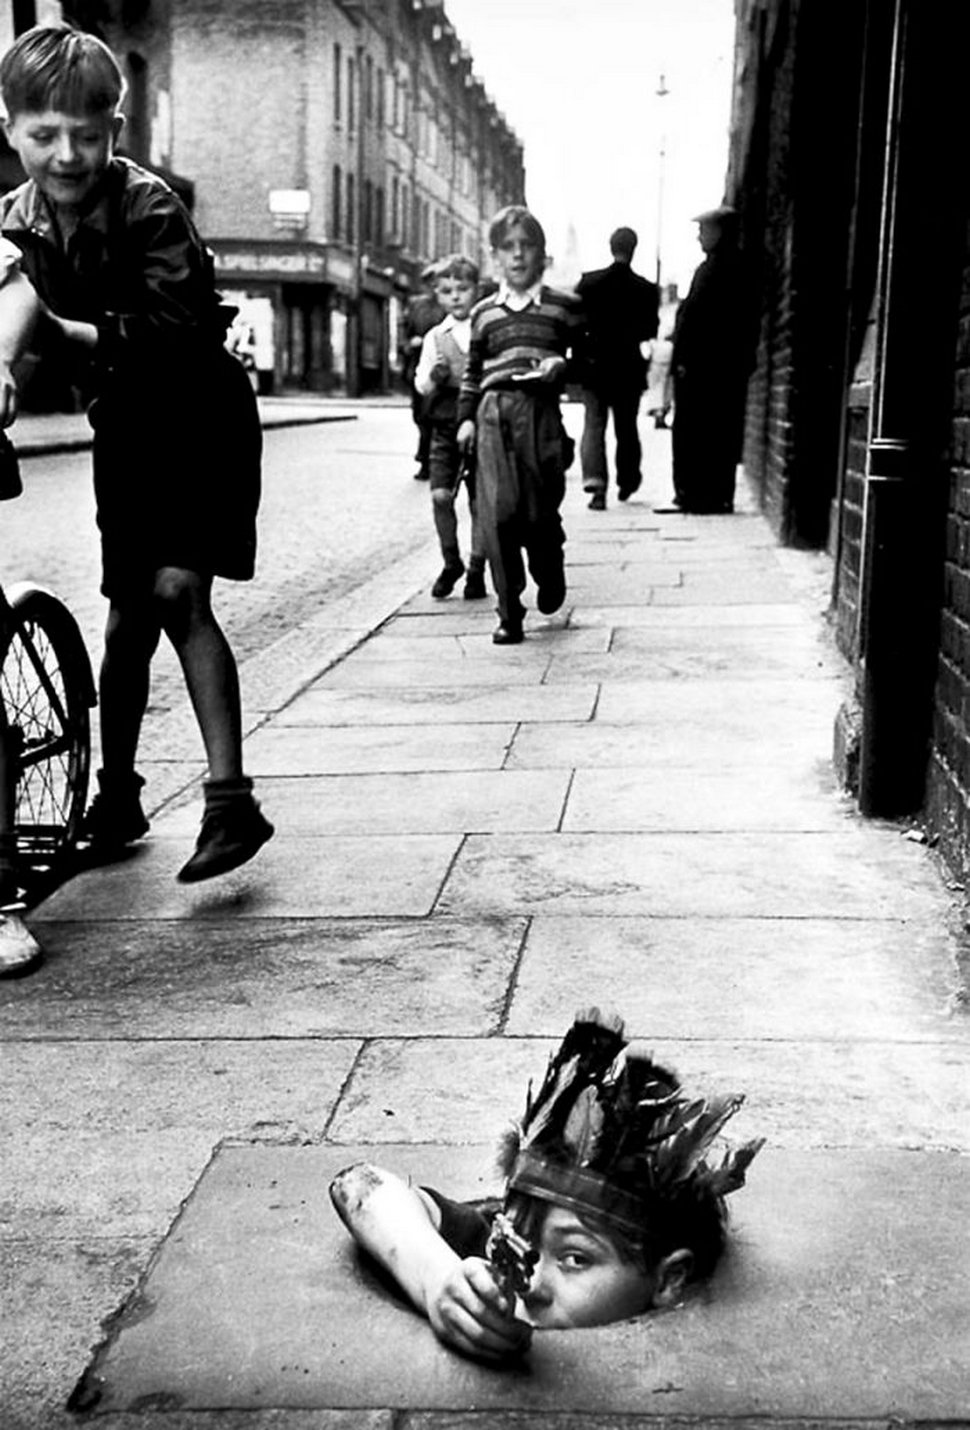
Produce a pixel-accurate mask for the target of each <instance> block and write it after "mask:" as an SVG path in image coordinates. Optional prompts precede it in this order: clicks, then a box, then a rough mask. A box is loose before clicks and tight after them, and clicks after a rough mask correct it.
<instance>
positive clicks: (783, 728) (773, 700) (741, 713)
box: [596, 673, 845, 759]
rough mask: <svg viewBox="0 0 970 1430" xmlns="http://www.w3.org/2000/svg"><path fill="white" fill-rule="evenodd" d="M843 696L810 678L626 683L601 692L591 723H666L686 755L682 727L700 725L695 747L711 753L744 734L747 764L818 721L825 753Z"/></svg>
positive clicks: (837, 685)
mask: <svg viewBox="0 0 970 1430" xmlns="http://www.w3.org/2000/svg"><path fill="white" fill-rule="evenodd" d="M844 690H845V686H844V682H842V681H838V680H835V679H832V680H820V679H818V678H815V677H813V676H811V675H806V676H805V677H804V678H788V679H785V680H763V681H759V680H757V679H756V678H755V677H754V676H752V677H751V678H748V676H747V675H738V674H737V673H735V674H734V675H732V676H730V677H723V678H722V679H720V680H715V679H713V678H712V679H710V680H702V679H696V678H695V679H693V680H687V679H684V680H672V681H670V682H669V683H667V682H664V681H659V680H654V681H647V680H643V681H640V682H637V681H634V680H630V681H622V682H618V683H617V685H616V686H610V685H605V686H604V687H603V689H602V691H601V692H600V698H599V700H598V701H597V704H596V719H597V721H600V720H604V721H607V722H614V721H624V720H639V719H647V720H650V721H655V720H656V721H660V720H663V721H666V722H667V723H669V725H670V727H671V729H677V730H679V731H680V733H681V734H682V735H683V736H684V746H685V751H686V749H689V748H691V744H692V743H693V742H689V741H688V738H687V732H686V731H685V729H684V725H685V724H686V723H689V722H690V721H691V720H695V719H703V720H704V721H705V724H704V727H703V728H704V730H705V737H704V739H703V741H701V740H700V739H699V738H698V740H697V741H696V743H698V744H701V743H702V744H704V745H707V746H708V747H709V748H710V747H711V746H714V747H715V748H716V747H717V745H718V743H719V742H720V740H721V739H723V738H724V737H725V736H730V735H731V734H733V733H734V732H736V731H743V732H744V734H746V735H747V736H748V739H749V740H750V741H751V746H752V752H753V753H752V759H753V758H754V755H755V754H756V753H757V752H759V751H761V750H767V749H770V748H771V746H772V745H773V743H774V741H775V740H776V739H778V738H782V739H783V738H784V737H785V735H786V732H787V730H788V728H789V727H790V726H794V727H795V728H801V729H810V730H813V729H814V728H815V721H816V720H817V719H821V720H822V721H823V722H824V723H825V724H826V725H827V731H826V737H825V745H824V748H825V750H826V752H827V753H829V752H830V751H831V746H832V722H833V721H834V719H835V715H836V713H837V712H838V709H839V705H840V703H841V700H842V697H843V693H844ZM820 728H821V727H820ZM697 734H698V737H699V736H700V730H698V732H697Z"/></svg>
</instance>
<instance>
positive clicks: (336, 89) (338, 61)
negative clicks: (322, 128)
mask: <svg viewBox="0 0 970 1430" xmlns="http://www.w3.org/2000/svg"><path fill="white" fill-rule="evenodd" d="M342 64H343V59H342V56H341V50H340V46H339V45H334V47H333V122H334V124H339V123H340V107H341V102H340V70H341V66H342Z"/></svg>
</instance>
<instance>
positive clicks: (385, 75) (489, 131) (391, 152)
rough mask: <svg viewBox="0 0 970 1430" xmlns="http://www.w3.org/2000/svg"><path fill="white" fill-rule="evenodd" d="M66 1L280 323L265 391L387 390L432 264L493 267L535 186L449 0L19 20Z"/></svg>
mask: <svg viewBox="0 0 970 1430" xmlns="http://www.w3.org/2000/svg"><path fill="white" fill-rule="evenodd" d="M58 9H59V10H61V11H62V12H63V14H64V16H65V18H68V19H72V20H74V21H75V22H76V23H79V24H81V25H82V26H83V27H84V28H87V29H90V30H91V31H92V32H94V33H97V34H100V35H101V36H102V37H103V38H104V39H105V40H106V41H107V42H108V43H109V44H110V45H111V46H112V48H113V49H114V50H115V52H116V53H117V54H118V55H119V56H120V57H121V59H122V63H123V66H124V68H125V72H126V76H127V80H128V85H129V97H128V101H127V112H128V123H127V126H126V152H128V153H129V154H130V155H131V156H132V157H133V158H135V159H137V160H139V161H140V162H145V163H148V164H150V165H151V166H153V167H155V168H157V169H159V170H160V171H162V172H163V173H165V174H166V175H167V176H169V177H171V178H173V179H175V180H176V183H177V184H179V183H180V184H181V185H182V188H183V190H185V192H186V194H187V196H188V197H189V198H190V201H191V202H192V203H193V208H194V217H195V220H196V222H197V224H198V226H199V228H200V230H201V232H202V234H203V236H204V238H205V239H206V241H207V243H208V244H209V245H210V247H211V248H212V250H213V252H214V254H215V257H216V271H217V276H218V280H219V283H220V287H221V288H222V290H223V292H225V293H226V295H227V297H228V298H229V299H230V301H235V302H237V303H238V305H239V307H240V310H241V318H242V320H243V321H244V322H246V323H248V324H249V325H250V326H251V328H252V329H253V334H254V340H255V343H256V345H257V346H258V347H259V348H260V349H261V350H262V351H263V352H265V350H266V334H267V332H269V333H270V335H271V339H272V365H271V367H270V368H266V367H265V365H264V367H263V369H262V370H261V376H260V384H261V386H263V387H264V388H308V389H314V390H318V391H326V390H328V389H330V388H333V387H346V388H347V389H349V390H350V391H351V392H357V391H369V390H381V389H384V388H387V387H388V386H389V385H391V384H392V383H393V381H394V377H395V374H396V372H397V371H398V370H399V357H398V352H397V333H398V324H399V318H400V314H401V312H402V311H403V306H404V304H405V302H406V301H407V298H408V297H409V296H410V294H411V293H412V292H414V291H415V290H416V288H417V286H418V280H419V275H420V272H421V270H422V268H424V266H425V265H426V264H427V263H428V262H429V261H431V260H432V259H434V258H436V257H440V256H441V255H443V254H445V253H448V252H452V251H454V250H460V251H461V252H464V253H466V254H468V255H469V256H470V257H472V258H474V259H475V260H476V261H478V262H483V261H484V259H485V257H486V249H487V229H488V222H489V219H490V217H491V215H492V214H493V213H494V212H495V210H496V209H498V208H500V207H501V206H502V205H503V204H506V203H511V202H514V201H521V200H522V198H523V194H524V186H525V174H524V167H523V153H522V146H521V144H520V143H519V141H518V139H517V138H516V136H515V135H514V133H513V132H512V130H511V129H510V128H509V126H508V124H507V123H506V121H505V119H504V118H503V116H502V115H501V114H500V113H499V112H498V110H497V109H496V107H495V105H494V104H493V103H492V101H491V100H490V99H489V97H488V95H487V93H486V91H485V88H484V85H483V83H482V81H481V80H480V79H479V78H478V76H477V75H476V74H475V72H474V70H473V68H472V59H471V56H470V55H469V54H468V52H467V51H466V50H465V49H464V48H463V46H462V45H461V43H460V41H459V39H458V37H457V35H456V34H455V31H454V29H453V27H452V25H451V23H450V21H449V20H448V17H447V15H446V13H445V8H444V6H443V4H441V3H433V0H312V3H307V0H73V3H70V0H65V3H64V4H63V5H61V6H57V5H52V4H51V3H49V0H48V3H44V0H37V3H31V0H18V3H17V4H15V6H14V11H15V15H14V19H15V24H16V29H17V30H18V31H20V30H22V29H24V28H26V27H27V26H28V25H29V24H32V23H34V20H35V18H39V19H47V18H50V16H51V12H52V11H56V10H58ZM41 10H43V12H44V13H43V14H40V13H39V12H40V11H41ZM9 181H10V180H9V179H8V182H9ZM264 363H265V359H264Z"/></svg>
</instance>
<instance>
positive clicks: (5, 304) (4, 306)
mask: <svg viewBox="0 0 970 1430" xmlns="http://www.w3.org/2000/svg"><path fill="white" fill-rule="evenodd" d="M41 306H42V305H41V302H40V299H39V298H38V297H37V294H36V293H35V292H34V290H33V288H32V287H31V285H30V283H29V282H28V281H27V279H26V278H25V277H24V275H23V274H22V273H21V272H20V270H19V269H13V270H11V272H10V273H9V274H8V276H7V278H6V280H5V281H4V282H3V284H0V427H9V426H10V424H11V422H12V421H13V420H14V418H15V417H16V415H17V384H16V381H15V379H14V376H13V372H12V370H11V369H12V365H13V363H14V362H15V361H16V359H17V358H18V357H19V356H20V355H21V353H22V352H23V351H24V349H25V348H26V346H27V344H28V342H29V341H30V335H31V333H32V332H33V330H34V325H35V323H36V321H37V317H38V314H39V313H40V312H41Z"/></svg>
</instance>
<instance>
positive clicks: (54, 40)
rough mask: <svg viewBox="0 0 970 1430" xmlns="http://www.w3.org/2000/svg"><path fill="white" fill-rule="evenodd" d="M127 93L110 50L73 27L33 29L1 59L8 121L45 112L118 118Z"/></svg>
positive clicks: (1, 87)
mask: <svg viewBox="0 0 970 1430" xmlns="http://www.w3.org/2000/svg"><path fill="white" fill-rule="evenodd" d="M124 93H125V81H124V77H123V76H122V73H121V69H120V68H119V65H118V61H117V60H116V59H115V57H114V55H113V54H112V53H111V51H110V50H109V49H108V46H107V45H106V44H104V42H103V41H102V40H99V39H97V38H96V36H94V35H89V34H86V33H85V32H84V31H82V30H76V29H74V28H73V26H71V25H35V26H34V27H33V29H31V30H26V31H25V32H24V34H22V35H21V36H20V38H19V39H17V40H15V41H14V43H13V44H12V45H11V46H10V48H9V49H8V50H7V51H6V53H5V54H4V56H3V58H2V59H0V98H2V100H3V107H4V109H5V110H6V113H7V117H8V118H13V117H14V116H16V115H17V114H23V113H25V112H28V113H29V112H37V113H42V112H43V111H44V110H47V109H53V110H58V111H60V112H61V113H63V114H85V115H86V114H114V112H115V111H116V110H117V108H118V106H119V105H120V103H121V101H122V98H123V97H124Z"/></svg>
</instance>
